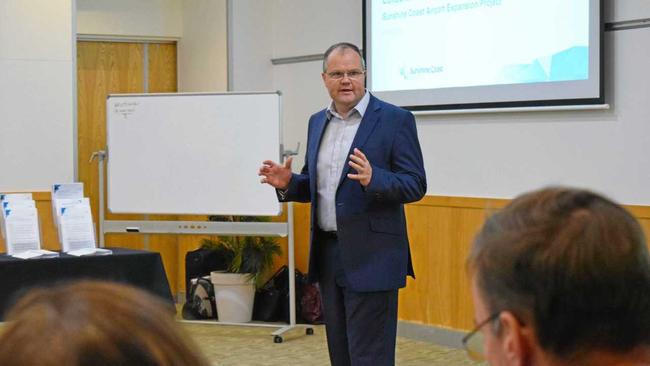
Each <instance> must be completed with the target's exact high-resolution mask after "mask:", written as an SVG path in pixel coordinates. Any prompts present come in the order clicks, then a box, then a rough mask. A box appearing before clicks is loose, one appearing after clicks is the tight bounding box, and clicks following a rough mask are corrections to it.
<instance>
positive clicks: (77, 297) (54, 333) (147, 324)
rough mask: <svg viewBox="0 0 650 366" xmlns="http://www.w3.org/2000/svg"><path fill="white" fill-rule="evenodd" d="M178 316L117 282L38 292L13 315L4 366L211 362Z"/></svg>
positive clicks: (4, 341)
mask: <svg viewBox="0 0 650 366" xmlns="http://www.w3.org/2000/svg"><path fill="white" fill-rule="evenodd" d="M173 314H174V313H173V309H172V308H171V305H167V304H165V303H163V302H162V301H161V300H159V299H158V298H155V297H154V296H152V295H149V294H148V293H146V292H144V291H143V290H139V289H136V288H133V287H130V286H126V285H120V284H117V283H108V282H97V281H83V282H77V283H72V284H67V285H66V284H64V285H58V286H55V287H52V288H39V289H35V290H32V291H30V292H28V293H27V294H26V295H25V296H23V297H22V298H21V299H19V300H18V302H17V303H16V304H14V306H12V308H11V309H10V310H9V312H8V314H7V318H6V320H7V321H8V323H7V324H6V325H5V327H4V329H3V332H2V334H1V335H0V365H3V366H14V365H16V366H18V365H42V366H54V365H70V366H81V365H93V366H97V365H98V366H108V365H125V366H136V365H138V366H154V365H156V366H185V365H187V366H194V365H198V366H202V365H208V363H207V361H205V360H204V359H203V357H202V356H201V355H200V354H199V353H197V350H196V347H194V346H193V345H192V343H191V342H189V338H188V337H186V336H185V335H184V333H182V331H181V330H180V329H179V328H178V325H177V324H176V322H175V321H174V319H173Z"/></svg>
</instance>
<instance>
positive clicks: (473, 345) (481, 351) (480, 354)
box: [463, 311, 501, 361]
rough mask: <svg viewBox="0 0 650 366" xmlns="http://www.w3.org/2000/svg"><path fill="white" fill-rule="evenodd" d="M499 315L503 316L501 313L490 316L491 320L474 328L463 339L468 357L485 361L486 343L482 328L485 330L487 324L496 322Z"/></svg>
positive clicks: (488, 319)
mask: <svg viewBox="0 0 650 366" xmlns="http://www.w3.org/2000/svg"><path fill="white" fill-rule="evenodd" d="M499 315H501V312H500V311H498V312H496V313H494V314H492V315H490V317H489V318H487V319H485V320H483V321H482V322H480V323H479V324H478V325H477V326H476V327H475V328H474V330H472V331H471V332H469V333H467V335H466V336H464V337H463V347H465V351H466V352H467V355H468V356H469V358H470V359H472V360H474V361H484V360H485V346H484V345H485V343H484V337H483V332H481V328H483V327H484V326H485V325H486V324H489V323H491V322H493V321H495V320H496V319H497V318H498V317H499Z"/></svg>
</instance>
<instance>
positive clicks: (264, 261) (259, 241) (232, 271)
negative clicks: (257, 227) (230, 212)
mask: <svg viewBox="0 0 650 366" xmlns="http://www.w3.org/2000/svg"><path fill="white" fill-rule="evenodd" d="M210 220H211V221H230V222H245V221H248V222H251V221H252V222H260V221H266V220H268V219H266V218H262V217H248V216H225V217H224V216H216V217H211V218H210ZM201 247H203V248H209V249H212V250H215V251H217V252H218V254H219V256H220V257H221V258H223V260H224V262H225V263H226V270H225V271H215V272H212V273H211V274H210V279H211V281H212V284H213V286H214V294H215V300H216V303H217V314H218V317H219V321H221V322H229V323H230V322H231V323H245V322H249V321H251V319H252V316H253V302H254V299H255V288H256V287H259V286H261V285H262V281H263V278H264V275H265V274H266V272H268V270H269V269H271V267H272V266H273V259H274V258H275V256H277V255H280V254H282V249H281V248H280V245H279V244H278V243H277V241H276V240H275V239H274V238H270V237H262V236H226V237H219V238H218V239H203V240H202V241H201Z"/></svg>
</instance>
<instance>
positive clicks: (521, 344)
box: [499, 311, 535, 366]
mask: <svg viewBox="0 0 650 366" xmlns="http://www.w3.org/2000/svg"><path fill="white" fill-rule="evenodd" d="M499 327H500V329H499V331H500V337H499V342H501V352H502V355H503V357H504V358H505V359H506V360H507V361H508V365H516V366H521V365H527V364H528V363H529V361H530V358H531V351H532V350H533V348H534V343H533V342H534V341H535V335H534V332H533V329H532V328H531V327H530V326H527V325H524V324H522V323H521V322H520V321H519V319H517V317H516V316H514V315H513V314H512V313H511V312H509V311H503V312H501V314H500V315H499Z"/></svg>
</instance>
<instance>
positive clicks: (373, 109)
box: [338, 95, 381, 187]
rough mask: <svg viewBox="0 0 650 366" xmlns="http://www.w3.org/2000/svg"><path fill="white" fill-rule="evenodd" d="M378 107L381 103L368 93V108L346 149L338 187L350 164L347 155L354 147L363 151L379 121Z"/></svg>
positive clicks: (348, 170) (379, 107)
mask: <svg viewBox="0 0 650 366" xmlns="http://www.w3.org/2000/svg"><path fill="white" fill-rule="evenodd" d="M380 109H381V105H380V104H379V103H378V102H377V98H375V97H373V96H372V95H370V102H369V103H368V108H366V113H365V114H364V116H363V119H361V124H359V129H358V130H357V134H356V135H355V136H354V140H352V145H351V146H350V151H348V157H347V158H346V159H345V165H344V166H343V172H342V173H341V178H340V179H339V185H338V186H339V187H340V186H341V183H342V182H343V179H345V178H346V177H347V175H348V173H349V172H350V169H351V167H350V164H348V162H349V161H350V158H349V156H350V155H351V154H352V152H353V151H354V148H355V147H356V148H357V149H359V150H361V151H362V152H363V145H364V144H365V143H366V141H367V140H368V137H370V135H371V134H372V131H374V130H375V127H376V126H377V123H378V122H379V116H380V113H379V110H380Z"/></svg>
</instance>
